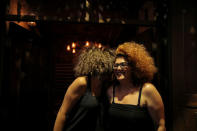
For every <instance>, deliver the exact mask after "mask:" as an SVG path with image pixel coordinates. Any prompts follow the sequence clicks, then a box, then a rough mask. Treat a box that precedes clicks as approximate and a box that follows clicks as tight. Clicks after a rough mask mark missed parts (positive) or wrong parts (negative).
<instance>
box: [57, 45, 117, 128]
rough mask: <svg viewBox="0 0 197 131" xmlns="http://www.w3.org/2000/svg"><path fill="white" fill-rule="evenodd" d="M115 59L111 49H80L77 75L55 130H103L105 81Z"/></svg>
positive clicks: (64, 101) (65, 99) (60, 110)
mask: <svg viewBox="0 0 197 131" xmlns="http://www.w3.org/2000/svg"><path fill="white" fill-rule="evenodd" d="M114 60H115V52H114V51H113V50H111V49H107V48H105V49H99V48H97V47H94V46H93V47H88V48H85V49H83V50H82V51H81V53H80V55H79V56H78V59H77V62H76V64H75V67H74V71H75V75H76V77H77V78H76V79H75V80H74V81H73V82H72V84H71V85H70V86H69V87H68V89H67V92H66V94H65V96H64V100H63V102H62V105H61V107H60V109H59V112H58V114H57V118H56V121H55V125H54V131H63V130H65V131H80V130H84V131H100V130H102V126H101V125H102V123H101V121H102V116H101V114H102V113H101V105H102V100H103V98H102V96H104V95H103V94H104V93H103V92H104V90H106V89H103V82H105V80H107V81H108V77H110V76H111V73H112V71H113V64H114Z"/></svg>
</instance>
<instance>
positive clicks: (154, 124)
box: [107, 42, 165, 131]
mask: <svg viewBox="0 0 197 131" xmlns="http://www.w3.org/2000/svg"><path fill="white" fill-rule="evenodd" d="M113 69H114V74H115V78H116V81H117V82H114V84H113V86H111V87H110V88H109V89H108V96H109V101H110V103H111V104H110V106H109V109H108V122H109V124H108V125H107V130H110V131H111V130H113V131H120V130H133V131H144V130H148V131H155V130H157V131H165V118H164V105H163V101H162V98H161V96H160V94H159V92H158V91H157V89H156V88H155V86H154V85H153V84H151V83H150V81H151V80H152V78H153V76H154V73H156V71H157V68H156V67H155V65H154V61H153V58H152V57H151V56H150V55H149V53H148V52H147V51H146V49H145V47H144V46H143V45H140V44H137V43H135V42H126V43H123V44H121V45H119V46H118V48H117V50H116V59H115V64H114V66H113Z"/></svg>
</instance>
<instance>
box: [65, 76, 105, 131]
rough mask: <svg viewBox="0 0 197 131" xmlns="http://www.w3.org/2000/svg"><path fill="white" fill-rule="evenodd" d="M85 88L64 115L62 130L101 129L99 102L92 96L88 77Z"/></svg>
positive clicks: (88, 130) (97, 130) (98, 130)
mask: <svg viewBox="0 0 197 131" xmlns="http://www.w3.org/2000/svg"><path fill="white" fill-rule="evenodd" d="M87 82H88V84H87V90H86V92H85V94H84V95H83V96H82V97H81V98H80V99H79V101H78V102H77V103H76V105H75V106H74V107H73V108H72V110H71V112H69V113H68V115H67V117H66V123H65V128H64V131H81V130H82V131H83V130H84V131H102V128H101V125H100V104H99V102H98V99H97V98H96V97H95V96H92V93H91V87H90V78H88V79H87Z"/></svg>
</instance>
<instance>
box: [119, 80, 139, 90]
mask: <svg viewBox="0 0 197 131" xmlns="http://www.w3.org/2000/svg"><path fill="white" fill-rule="evenodd" d="M119 83H120V84H119V87H120V88H119V89H120V90H122V89H124V90H127V89H128V90H131V89H134V88H137V87H136V86H134V85H133V83H132V82H131V81H129V80H122V81H119Z"/></svg>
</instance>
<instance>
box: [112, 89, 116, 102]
mask: <svg viewBox="0 0 197 131" xmlns="http://www.w3.org/2000/svg"><path fill="white" fill-rule="evenodd" d="M112 91H113V94H112V103H114V97H115V85H113V87H112Z"/></svg>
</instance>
